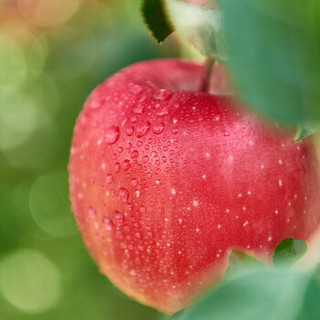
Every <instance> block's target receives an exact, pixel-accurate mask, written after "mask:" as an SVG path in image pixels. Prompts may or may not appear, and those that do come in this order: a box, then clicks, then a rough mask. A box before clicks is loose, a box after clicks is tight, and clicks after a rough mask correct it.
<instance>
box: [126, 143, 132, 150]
mask: <svg viewBox="0 0 320 320" xmlns="http://www.w3.org/2000/svg"><path fill="white" fill-rule="evenodd" d="M131 147H132V143H130V142H128V143H127V144H126V149H127V150H130V149H131Z"/></svg>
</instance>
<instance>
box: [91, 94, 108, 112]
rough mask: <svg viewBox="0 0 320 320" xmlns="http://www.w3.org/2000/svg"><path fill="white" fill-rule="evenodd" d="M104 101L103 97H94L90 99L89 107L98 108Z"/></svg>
mask: <svg viewBox="0 0 320 320" xmlns="http://www.w3.org/2000/svg"><path fill="white" fill-rule="evenodd" d="M104 101H105V97H100V96H99V97H96V98H95V99H93V100H92V101H91V103H90V107H91V109H98V108H100V107H101V106H102V105H103V103H104Z"/></svg>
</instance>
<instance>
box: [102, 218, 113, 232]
mask: <svg viewBox="0 0 320 320" xmlns="http://www.w3.org/2000/svg"><path fill="white" fill-rule="evenodd" d="M102 224H103V226H104V228H105V229H106V230H111V229H112V221H111V219H110V218H109V217H107V216H103V217H102Z"/></svg>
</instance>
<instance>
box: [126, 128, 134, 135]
mask: <svg viewBox="0 0 320 320" xmlns="http://www.w3.org/2000/svg"><path fill="white" fill-rule="evenodd" d="M133 131H134V127H133V126H128V127H127V128H126V135H127V136H131V135H132V134H133Z"/></svg>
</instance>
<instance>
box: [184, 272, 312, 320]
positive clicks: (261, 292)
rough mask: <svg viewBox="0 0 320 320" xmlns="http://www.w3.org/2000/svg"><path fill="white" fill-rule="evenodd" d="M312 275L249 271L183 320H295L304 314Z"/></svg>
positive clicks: (209, 296) (199, 304)
mask: <svg viewBox="0 0 320 320" xmlns="http://www.w3.org/2000/svg"><path fill="white" fill-rule="evenodd" d="M310 277H311V274H310V273H308V272H288V271H287V270H283V269H277V270H274V269H260V270H254V269H253V270H252V269H250V270H248V272H245V273H242V274H241V275H238V276H237V277H235V278H233V279H230V280H227V281H224V282H223V283H222V284H221V285H220V287H218V288H217V289H216V290H214V291H212V292H211V293H210V294H209V295H207V296H206V297H205V298H203V299H202V300H200V301H199V302H198V303H197V304H196V305H195V306H193V308H191V309H190V310H189V311H188V312H187V313H186V314H185V316H184V317H183V318H182V319H183V320H208V319H210V320H221V319H223V320H257V319H259V320H294V319H296V317H297V315H298V314H299V313H300V311H301V307H302V304H303V300H304V295H305V290H306V288H307V285H308V283H309V281H310Z"/></svg>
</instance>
